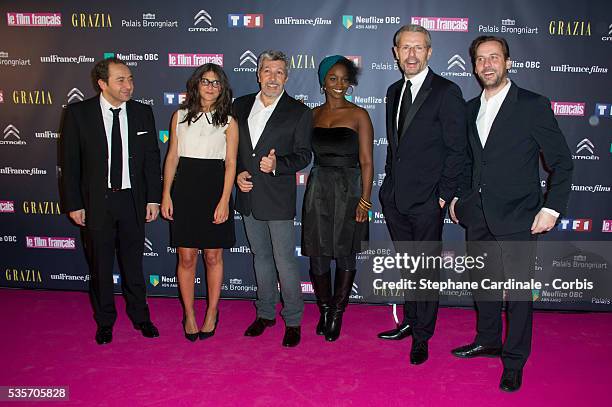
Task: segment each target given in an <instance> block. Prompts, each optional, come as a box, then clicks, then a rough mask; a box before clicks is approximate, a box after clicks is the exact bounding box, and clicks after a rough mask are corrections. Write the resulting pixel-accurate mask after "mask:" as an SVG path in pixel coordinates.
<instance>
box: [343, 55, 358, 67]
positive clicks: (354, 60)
mask: <svg viewBox="0 0 612 407" xmlns="http://www.w3.org/2000/svg"><path fill="white" fill-rule="evenodd" d="M344 58H346V59H348V60H349V61H351V62H352V63H354V64H355V66H356V67H357V68H361V66H362V64H361V55H345V56H344Z"/></svg>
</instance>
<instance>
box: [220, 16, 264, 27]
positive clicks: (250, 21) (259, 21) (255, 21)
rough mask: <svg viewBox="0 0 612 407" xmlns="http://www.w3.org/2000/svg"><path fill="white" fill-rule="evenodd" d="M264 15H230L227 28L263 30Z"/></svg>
mask: <svg viewBox="0 0 612 407" xmlns="http://www.w3.org/2000/svg"><path fill="white" fill-rule="evenodd" d="M263 25H264V15H263V14H228V15H227V26H228V27H229V28H263Z"/></svg>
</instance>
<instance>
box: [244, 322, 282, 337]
mask: <svg viewBox="0 0 612 407" xmlns="http://www.w3.org/2000/svg"><path fill="white" fill-rule="evenodd" d="M274 324H276V320H275V319H264V318H257V319H256V320H255V322H253V323H252V324H251V325H249V327H248V328H247V330H246V331H245V332H244V336H259V335H261V334H262V333H263V331H265V330H266V328H269V327H271V326H274Z"/></svg>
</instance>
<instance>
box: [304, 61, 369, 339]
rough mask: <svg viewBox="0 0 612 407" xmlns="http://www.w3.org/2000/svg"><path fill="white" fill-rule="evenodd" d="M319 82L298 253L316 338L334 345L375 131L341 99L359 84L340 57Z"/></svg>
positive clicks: (357, 245)
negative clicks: (305, 269)
mask: <svg viewBox="0 0 612 407" xmlns="http://www.w3.org/2000/svg"><path fill="white" fill-rule="evenodd" d="M319 82H320V84H321V90H322V91H324V92H325V103H324V104H323V105H321V106H319V107H317V108H315V109H314V110H313V125H314V129H313V133H312V149H313V152H314V165H313V167H312V170H311V171H310V176H309V177H308V185H307V187H306V194H305V195H304V204H303V206H302V208H303V213H302V254H303V255H305V256H310V279H311V281H312V286H313V288H314V291H315V294H316V296H317V305H318V306H319V311H320V313H321V317H320V319H319V323H318V324H317V335H325V339H326V340H328V341H335V340H336V339H338V337H339V336H340V328H341V325H342V314H343V313H344V310H345V308H346V306H347V304H348V301H349V295H350V293H351V289H352V287H353V281H354V279H355V256H356V254H357V253H359V252H360V251H361V246H362V242H366V241H367V240H368V211H369V209H370V208H371V207H372V204H371V203H370V193H371V191H372V177H373V165H372V137H373V129H372V122H371V121H370V116H369V115H368V113H367V111H366V110H365V109H362V108H360V107H358V106H356V105H355V104H353V103H351V102H349V101H347V100H346V98H345V96H346V94H347V91H348V90H349V89H350V88H352V87H353V86H354V85H357V67H356V66H355V64H353V62H351V61H350V60H348V59H346V58H345V57H343V56H340V55H333V56H330V57H327V58H325V59H324V60H323V61H321V64H320V65H319ZM332 260H335V261H336V275H335V278H334V293H333V295H332V283H331V271H330V264H331V261H332Z"/></svg>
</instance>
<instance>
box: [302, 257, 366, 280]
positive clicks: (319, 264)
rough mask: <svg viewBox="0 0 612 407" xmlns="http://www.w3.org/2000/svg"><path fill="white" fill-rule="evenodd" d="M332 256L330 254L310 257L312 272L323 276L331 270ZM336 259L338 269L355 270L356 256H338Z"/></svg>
mask: <svg viewBox="0 0 612 407" xmlns="http://www.w3.org/2000/svg"><path fill="white" fill-rule="evenodd" d="M332 260H333V258H332V257H328V256H313V257H311V258H310V270H311V271H312V274H314V275H317V276H321V275H323V274H325V273H328V272H329V266H330V264H331V261H332ZM335 260H336V269H338V270H342V271H353V270H355V262H356V260H355V256H347V257H338V258H336V259H335Z"/></svg>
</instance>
